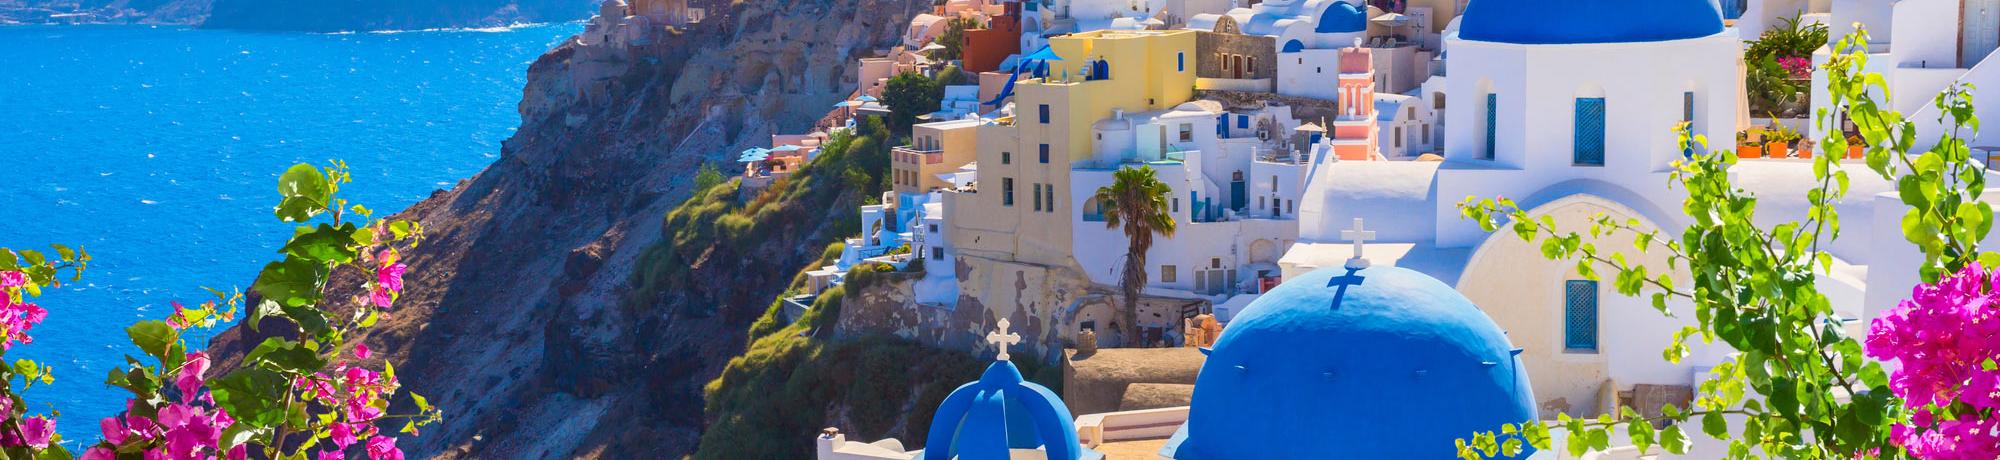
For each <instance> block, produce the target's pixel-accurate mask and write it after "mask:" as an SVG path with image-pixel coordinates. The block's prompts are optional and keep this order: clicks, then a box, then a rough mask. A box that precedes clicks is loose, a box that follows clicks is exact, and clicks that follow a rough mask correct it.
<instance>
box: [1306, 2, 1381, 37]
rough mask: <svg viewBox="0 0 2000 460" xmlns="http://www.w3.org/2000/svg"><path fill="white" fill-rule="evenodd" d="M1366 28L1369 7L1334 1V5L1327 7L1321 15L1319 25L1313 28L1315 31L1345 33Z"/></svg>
mask: <svg viewBox="0 0 2000 460" xmlns="http://www.w3.org/2000/svg"><path fill="white" fill-rule="evenodd" d="M1366 29H1368V10H1367V9H1365V8H1359V7H1355V6H1354V5H1353V4H1350V3H1347V2H1334V3H1333V6H1331V7H1328V8H1327V9H1326V14H1323V15H1320V17H1319V25H1318V27H1314V28H1313V32H1318V33H1323V34H1326V33H1344V32H1360V31H1362V30H1366Z"/></svg>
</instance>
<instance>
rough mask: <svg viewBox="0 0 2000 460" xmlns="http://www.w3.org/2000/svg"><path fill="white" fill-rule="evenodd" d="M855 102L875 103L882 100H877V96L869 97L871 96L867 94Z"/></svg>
mask: <svg viewBox="0 0 2000 460" xmlns="http://www.w3.org/2000/svg"><path fill="white" fill-rule="evenodd" d="M854 100H857V101H861V102H875V101H879V100H881V99H876V98H875V96H869V95H866V94H863V95H861V97H859V98H855V99H854Z"/></svg>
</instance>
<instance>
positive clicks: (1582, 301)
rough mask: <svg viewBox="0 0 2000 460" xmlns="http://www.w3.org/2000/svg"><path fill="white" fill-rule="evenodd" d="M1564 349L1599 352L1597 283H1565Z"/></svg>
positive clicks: (1587, 281) (1579, 281)
mask: <svg viewBox="0 0 2000 460" xmlns="http://www.w3.org/2000/svg"><path fill="white" fill-rule="evenodd" d="M1563 349H1566V350H1579V351H1597V282H1596V281H1589V280H1569V281H1567V282H1565V283H1563Z"/></svg>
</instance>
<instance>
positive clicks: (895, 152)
mask: <svg viewBox="0 0 2000 460" xmlns="http://www.w3.org/2000/svg"><path fill="white" fill-rule="evenodd" d="M889 152H890V153H891V155H890V156H891V158H894V159H895V160H896V162H898V163H904V164H927V165H934V164H941V163H944V151H943V150H920V149H917V148H916V147H912V146H907V145H906V146H901V147H896V148H892V149H889Z"/></svg>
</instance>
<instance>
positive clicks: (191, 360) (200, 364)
mask: <svg viewBox="0 0 2000 460" xmlns="http://www.w3.org/2000/svg"><path fill="white" fill-rule="evenodd" d="M208 366H209V360H208V353H202V352H194V353H188V354H187V364H183V365H181V371H180V373H179V374H177V375H175V376H174V386H175V387H177V388H180V390H181V397H182V398H185V399H192V398H194V397H195V394H196V392H199V391H201V385H202V382H204V381H205V379H206V377H203V376H202V374H204V373H207V372H208Z"/></svg>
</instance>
